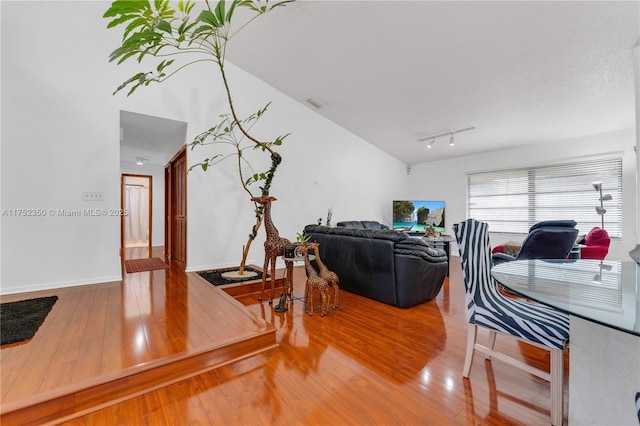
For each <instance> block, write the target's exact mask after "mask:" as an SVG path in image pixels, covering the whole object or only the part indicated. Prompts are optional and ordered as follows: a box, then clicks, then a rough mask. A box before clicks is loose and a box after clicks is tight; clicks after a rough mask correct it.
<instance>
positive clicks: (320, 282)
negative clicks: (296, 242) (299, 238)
mask: <svg viewBox="0 0 640 426" xmlns="http://www.w3.org/2000/svg"><path fill="white" fill-rule="evenodd" d="M309 248H310V247H309V246H307V245H305V246H303V247H301V248H299V250H300V251H301V252H302V255H303V257H304V267H305V269H306V271H307V283H306V285H305V286H304V295H305V297H306V300H307V304H306V308H305V312H308V313H309V315H313V290H315V289H318V292H320V298H321V299H322V310H321V314H320V315H321V316H325V315H327V303H328V301H329V284H327V280H325V279H324V278H321V277H320V276H319V275H318V274H316V271H315V270H314V269H313V268H312V267H311V263H309V254H308V250H309Z"/></svg>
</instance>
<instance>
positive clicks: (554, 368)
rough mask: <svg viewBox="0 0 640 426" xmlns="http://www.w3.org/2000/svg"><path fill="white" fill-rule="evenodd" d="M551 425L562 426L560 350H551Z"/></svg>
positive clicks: (562, 367) (561, 361)
mask: <svg viewBox="0 0 640 426" xmlns="http://www.w3.org/2000/svg"><path fill="white" fill-rule="evenodd" d="M550 364H551V381H550V382H551V424H553V425H555V426H562V418H563V409H564V403H563V399H564V366H563V364H564V357H563V351H562V349H551V363H550Z"/></svg>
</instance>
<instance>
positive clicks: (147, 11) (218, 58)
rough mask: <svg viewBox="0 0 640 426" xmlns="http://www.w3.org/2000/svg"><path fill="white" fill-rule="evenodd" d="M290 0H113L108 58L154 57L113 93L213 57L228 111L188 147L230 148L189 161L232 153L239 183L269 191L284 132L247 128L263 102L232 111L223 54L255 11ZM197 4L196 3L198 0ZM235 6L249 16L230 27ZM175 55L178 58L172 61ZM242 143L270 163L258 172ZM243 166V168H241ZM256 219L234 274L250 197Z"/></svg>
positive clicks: (207, 162)
mask: <svg viewBox="0 0 640 426" xmlns="http://www.w3.org/2000/svg"><path fill="white" fill-rule="evenodd" d="M292 1H294V0H281V1H275V2H273V1H271V2H270V1H269V0H234V1H230V2H226V1H225V0H219V1H218V2H217V3H215V5H212V3H211V2H209V1H208V0H206V1H205V2H204V3H203V4H204V7H203V9H202V10H201V11H200V12H199V13H198V14H197V15H196V14H195V13H194V8H195V6H196V3H195V2H194V1H191V0H188V1H179V2H178V3H177V5H176V7H175V8H174V7H172V6H171V5H170V3H169V1H168V0H164V1H163V0H116V1H114V2H113V3H112V4H111V7H109V9H108V10H107V11H106V12H105V13H104V17H105V18H108V19H111V20H110V22H109V24H108V25H107V27H108V28H113V27H118V26H122V27H124V31H123V36H122V43H121V46H120V47H118V48H117V49H115V50H114V51H113V52H112V53H111V55H110V57H109V61H110V62H114V61H115V62H117V63H118V64H121V63H123V62H125V61H127V60H131V59H135V60H136V61H137V62H138V63H141V62H142V60H143V59H145V58H147V57H149V58H150V59H155V60H156V62H157V64H156V66H155V68H153V69H152V70H151V71H146V72H138V73H136V74H135V75H133V76H132V77H131V78H129V79H127V80H126V81H124V82H123V83H122V84H121V85H120V86H118V88H117V89H116V90H115V92H114V94H115V93H118V92H120V91H122V90H124V89H128V92H127V96H129V95H131V94H133V93H134V92H135V91H136V90H137V89H138V88H139V87H142V86H148V85H149V84H151V83H162V82H164V81H166V80H167V79H168V78H170V77H171V76H173V75H174V74H176V73H177V72H179V71H181V70H182V69H184V68H186V67H188V66H190V65H194V64H197V63H202V62H213V63H214V64H216V65H217V68H218V70H219V72H220V75H221V77H222V81H223V85H224V89H225V92H226V95H227V103H228V106H229V110H230V113H229V114H223V115H221V116H220V122H219V123H218V124H216V125H215V126H213V127H211V128H210V129H209V130H207V131H205V132H203V133H201V134H199V135H198V136H196V138H195V139H194V141H193V142H192V143H190V144H189V145H190V147H191V149H194V148H195V147H197V146H203V145H215V144H218V145H230V146H232V147H233V149H232V150H231V154H222V153H220V154H215V155H214V156H213V157H211V158H205V159H204V160H202V161H201V162H199V163H197V164H195V165H194V166H192V167H191V168H190V169H189V170H191V169H193V167H200V168H202V170H204V171H207V170H208V169H209V167H211V166H214V165H215V164H218V163H219V162H221V161H223V160H225V159H227V158H231V157H236V158H237V168H238V176H239V180H240V183H241V185H242V187H243V189H244V190H245V191H246V192H247V193H248V194H249V196H250V197H251V198H253V194H252V193H251V190H250V186H251V185H252V184H256V183H258V182H261V183H262V186H260V190H261V193H262V195H269V190H270V188H271V182H272V180H273V176H274V174H275V172H276V170H277V168H278V166H279V165H280V163H281V161H282V157H281V156H280V154H278V153H277V152H276V151H275V147H277V146H280V145H281V144H282V141H283V140H284V138H285V137H286V136H287V135H283V136H279V137H277V138H275V139H274V140H270V141H262V140H259V139H257V138H256V137H254V136H253V135H251V134H250V133H249V132H250V130H251V128H252V127H253V125H255V123H256V121H257V120H259V119H260V118H261V117H262V116H263V115H264V113H265V112H266V111H267V108H268V106H269V104H267V105H266V106H265V107H264V108H262V109H261V110H259V111H257V112H256V113H254V114H251V115H250V116H248V117H245V118H243V119H240V118H239V117H238V115H237V113H236V109H235V107H234V103H233V99H232V96H231V89H230V87H229V82H228V80H227V74H226V71H225V55H226V50H227V44H228V43H229V41H230V40H231V39H232V38H233V37H234V36H235V35H236V34H237V33H238V32H239V31H241V30H242V29H243V28H244V27H246V26H247V25H249V24H250V23H251V22H252V21H253V20H255V19H256V18H257V17H259V16H260V15H263V14H265V13H268V12H270V11H272V10H273V9H275V8H277V7H281V6H284V5H286V4H287V3H291V2H292ZM199 4H200V3H199ZM237 8H246V9H248V10H249V11H250V12H251V13H250V18H248V20H247V21H246V22H244V23H243V24H241V25H240V27H239V28H237V29H235V28H234V27H233V26H232V25H231V24H232V18H233V17H234V16H235V12H236V10H237ZM176 60H179V61H180V62H176ZM247 149H254V150H261V151H262V152H265V153H267V154H268V155H269V156H270V158H271V165H270V167H269V169H268V170H266V171H264V172H259V171H255V170H254V169H253V167H251V164H250V163H249V162H248V161H247V160H246V158H245V156H244V155H243V152H244V151H245V150H247ZM247 168H248V170H249V172H248V173H246V172H245V169H247ZM254 209H255V210H254V211H255V216H256V223H255V224H254V226H253V228H252V230H251V233H250V234H249V239H248V241H247V243H246V244H245V245H244V246H243V247H242V261H241V263H240V271H239V274H240V275H242V274H243V273H244V268H245V264H246V260H247V256H248V253H249V248H250V247H251V243H252V242H253V240H254V239H255V237H256V236H257V233H258V229H259V228H260V226H261V224H262V219H263V213H264V211H263V207H262V206H261V205H259V204H257V203H255V202H254Z"/></svg>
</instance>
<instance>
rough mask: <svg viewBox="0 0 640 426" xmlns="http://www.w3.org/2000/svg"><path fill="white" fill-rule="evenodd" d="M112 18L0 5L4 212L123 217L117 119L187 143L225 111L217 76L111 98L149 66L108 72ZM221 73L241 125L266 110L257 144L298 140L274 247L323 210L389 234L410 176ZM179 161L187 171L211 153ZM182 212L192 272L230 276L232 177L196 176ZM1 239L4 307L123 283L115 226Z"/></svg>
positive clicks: (46, 225) (194, 76) (236, 215)
mask: <svg viewBox="0 0 640 426" xmlns="http://www.w3.org/2000/svg"><path fill="white" fill-rule="evenodd" d="M107 7H108V3H107V2H93V1H86V2H85V1H73V2H55V1H43V2H10V1H2V2H0V8H1V13H0V15H1V19H2V21H1V27H0V30H1V32H2V33H1V40H2V49H1V54H2V70H1V71H2V73H1V75H2V89H3V93H2V117H1V118H2V129H1V132H2V133H1V140H2V158H1V166H2V168H1V178H0V182H1V184H2V188H1V189H2V208H3V209H21V208H40V209H45V211H48V210H49V209H68V210H75V209H84V208H104V209H110V208H113V209H117V208H119V205H120V158H119V115H120V111H121V110H125V111H132V112H137V113H141V114H147V115H152V116H158V117H166V118H171V119H175V120H180V121H184V122H186V123H188V130H187V132H188V134H187V140H188V141H189V140H192V139H193V137H194V136H195V135H196V134H198V133H199V132H201V131H203V130H206V129H207V128H209V127H210V126H211V125H212V124H215V123H216V122H217V118H218V116H219V114H221V113H225V112H226V111H227V108H226V104H225V98H224V93H223V92H222V91H221V85H220V83H221V82H220V80H218V79H217V78H212V76H215V75H216V70H215V69H214V68H212V67H209V66H205V65H202V66H197V67H195V68H191V69H188V70H186V71H185V72H182V73H180V74H178V75H176V76H175V77H173V78H172V79H171V80H169V81H168V82H166V83H165V84H162V85H155V86H149V87H146V88H141V89H138V91H137V92H136V93H135V94H134V95H132V96H131V97H128V98H127V97H126V96H125V95H124V94H118V95H116V96H112V92H113V90H114V88H115V87H117V86H118V85H119V84H120V83H121V82H122V81H124V80H125V79H127V78H129V77H130V76H131V75H133V74H134V73H135V72H138V71H140V70H147V69H150V68H151V66H150V65H147V66H145V67H143V68H140V67H138V66H135V64H124V65H122V66H116V65H114V64H109V63H108V62H107V58H108V55H109V53H110V52H111V51H112V50H113V49H114V48H115V47H117V46H118V44H119V41H120V40H119V39H120V33H119V31H117V30H107V29H106V24H107V21H106V20H105V19H103V18H102V14H103V13H104V11H105V10H106V8H107ZM18 35H19V36H18ZM228 71H229V80H230V84H231V86H232V88H234V93H235V104H236V106H237V107H238V109H239V112H240V114H241V115H247V114H249V113H252V112H254V111H256V110H257V109H259V108H261V107H263V106H264V104H266V103H267V102H268V101H273V104H272V106H271V108H270V111H269V112H268V113H267V115H266V116H265V117H264V119H263V120H262V123H261V124H259V125H258V126H256V128H255V134H256V135H257V136H258V137H260V138H261V139H266V138H272V137H274V136H276V135H279V134H283V133H289V132H291V133H292V135H291V136H290V137H288V138H287V139H286V140H285V143H284V145H283V146H282V147H281V149H279V152H280V153H281V154H282V156H283V158H284V161H283V162H282V165H281V166H280V169H279V171H278V174H277V175H276V177H275V180H274V183H273V186H272V191H271V193H272V195H274V196H276V197H277V198H278V201H276V202H274V205H273V219H274V222H275V223H276V225H277V226H278V229H279V230H280V233H281V235H282V236H285V237H287V238H290V239H295V235H296V232H301V230H302V228H303V227H304V225H306V224H308V223H315V222H316V220H317V218H318V217H323V218H326V212H327V209H328V208H329V207H333V221H334V223H335V222H337V221H339V220H347V219H358V218H364V217H363V216H366V218H367V219H372V220H381V221H390V217H385V215H389V214H390V208H389V207H388V205H389V203H390V200H391V199H392V198H393V197H394V195H395V194H394V191H395V188H402V187H404V186H406V183H407V176H406V172H405V166H404V164H402V163H401V162H399V161H397V160H395V159H393V158H391V157H390V156H388V155H387V154H384V153H382V152H381V151H380V150H378V149H376V148H374V147H372V146H371V145H369V144H367V143H366V142H365V141H363V140H361V139H360V138H358V137H356V136H354V135H353V134H351V133H349V132H346V131H345V130H343V129H341V128H340V127H338V126H336V125H335V124H333V123H331V122H329V121H327V120H325V119H323V118H322V117H320V116H318V115H317V114H315V113H314V112H313V111H311V110H310V109H309V108H307V107H306V106H303V105H301V104H299V103H297V102H294V101H292V100H291V99H289V98H287V97H285V96H283V95H282V94H280V93H279V92H277V91H276V90H274V89H273V88H271V87H268V86H266V85H265V84H264V83H262V82H260V81H258V80H256V79H255V78H254V77H252V76H250V75H248V74H247V73H244V72H242V71H240V70H238V69H237V68H235V67H233V66H232V65H231V64H229V65H228ZM254 154H255V153H254ZM187 155H188V162H189V163H190V164H194V163H196V162H198V161H199V160H200V159H202V158H204V157H205V156H206V150H195V151H189V152H188V154H187ZM267 166H268V164H266V163H265V164H262V166H261V167H258V168H259V169H261V170H264V169H266V168H267ZM84 191H92V192H95V191H99V192H103V193H104V201H101V202H88V201H82V192H84ZM255 192H256V194H257V193H259V190H258V189H257V188H256V190H255ZM154 193H155V191H154ZM187 209H188V225H187V226H188V231H187V232H188V246H187V267H188V269H190V270H196V269H201V268H209V267H215V266H222V265H232V264H237V263H238V262H239V260H240V253H241V249H242V245H243V244H244V243H245V241H246V237H247V235H248V234H249V232H250V230H251V226H252V225H253V222H254V216H253V209H252V204H251V203H250V202H249V201H248V196H247V195H246V193H244V192H242V191H239V190H238V183H237V177H236V174H235V165H234V164H233V163H232V162H228V163H224V164H221V165H220V166H216V167H214V168H213V169H210V171H208V172H206V173H204V172H202V171H193V172H191V173H190V174H189V175H188V206H187ZM363 212H366V214H363ZM1 226H2V242H1V252H2V259H1V263H2V268H1V274H2V275H1V277H0V292H2V293H5V294H8V293H13V292H24V291H30V290H37V289H43V288H55V287H63V286H71V285H81V284H90V283H96V282H106V281H115V280H119V279H120V278H121V277H120V263H119V262H120V258H119V255H118V252H119V246H120V219H119V218H118V217H109V216H106V217H102V216H101V217H58V216H52V215H47V216H44V217H42V216H41V217H12V216H3V217H2V221H1ZM263 242H264V229H261V230H260V234H259V237H258V240H257V241H256V242H255V243H254V246H253V248H252V251H251V253H250V260H252V261H253V262H254V263H258V264H261V263H262V261H263V249H262V244H263Z"/></svg>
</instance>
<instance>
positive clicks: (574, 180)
mask: <svg viewBox="0 0 640 426" xmlns="http://www.w3.org/2000/svg"><path fill="white" fill-rule="evenodd" d="M594 182H602V193H603V194H604V195H606V194H610V195H611V197H612V199H611V200H610V201H604V202H603V206H604V208H605V210H606V213H605V215H604V229H606V230H607V232H608V233H609V236H610V237H612V238H620V236H621V218H622V208H621V205H622V158H621V157H616V158H608V159H599V160H589V161H581V162H575V163H566V164H556V165H551V166H542V167H528V168H521V169H512V170H498V171H492V172H483V173H470V174H468V175H467V217H470V218H474V219H477V220H481V221H483V222H487V223H488V224H489V230H490V231H491V232H503V233H522V234H526V233H528V232H529V228H530V227H531V226H532V225H533V224H535V223H537V222H541V221H543V220H560V219H573V220H575V221H576V222H578V225H577V228H578V229H579V230H580V234H581V235H582V234H586V233H587V232H589V231H590V230H591V229H592V228H593V227H595V226H599V227H601V226H602V218H601V216H600V215H598V213H597V212H596V206H598V207H600V192H599V191H597V190H596V189H594V187H593V183H594Z"/></svg>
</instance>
